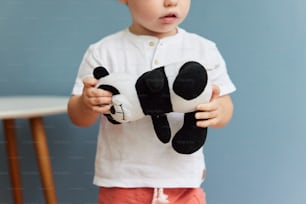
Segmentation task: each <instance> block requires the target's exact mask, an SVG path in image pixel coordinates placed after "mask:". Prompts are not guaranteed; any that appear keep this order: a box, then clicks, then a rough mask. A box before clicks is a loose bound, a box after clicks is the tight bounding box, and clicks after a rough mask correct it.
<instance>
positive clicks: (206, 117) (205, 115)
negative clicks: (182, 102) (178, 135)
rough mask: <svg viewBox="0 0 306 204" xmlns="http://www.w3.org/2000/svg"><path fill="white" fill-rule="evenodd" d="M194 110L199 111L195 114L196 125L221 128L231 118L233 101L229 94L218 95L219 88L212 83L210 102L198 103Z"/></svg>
mask: <svg viewBox="0 0 306 204" xmlns="http://www.w3.org/2000/svg"><path fill="white" fill-rule="evenodd" d="M196 110H197V111H199V112H197V113H196V114H195V118H196V119H197V120H198V121H197V124H196V125H197V126H198V127H202V128H206V127H213V128H221V127H223V126H225V125H226V124H227V123H228V122H229V121H230V119H231V118H232V115H233V103H232V100H231V97H230V96H229V95H224V96H220V88H219V87H218V86H216V85H213V86H212V97H211V100H210V102H209V103H206V104H199V105H198V106H197V107H196Z"/></svg>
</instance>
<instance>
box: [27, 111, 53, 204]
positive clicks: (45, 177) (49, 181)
mask: <svg viewBox="0 0 306 204" xmlns="http://www.w3.org/2000/svg"><path fill="white" fill-rule="evenodd" d="M30 125H31V130H32V136H33V141H34V145H35V149H36V156H37V161H38V166H39V170H40V176H41V181H42V186H43V192H44V195H45V200H46V203H47V204H56V203H57V199H56V192H55V185H54V180H53V175H52V168H51V161H50V157H49V150H48V144H47V138H46V133H45V129H44V126H43V119H42V118H41V117H36V118H31V119H30Z"/></svg>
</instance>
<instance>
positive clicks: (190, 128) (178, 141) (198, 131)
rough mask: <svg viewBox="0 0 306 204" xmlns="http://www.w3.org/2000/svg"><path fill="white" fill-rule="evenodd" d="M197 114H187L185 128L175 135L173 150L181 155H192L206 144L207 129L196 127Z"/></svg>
mask: <svg viewBox="0 0 306 204" xmlns="http://www.w3.org/2000/svg"><path fill="white" fill-rule="evenodd" d="M194 114H195V112H191V113H186V114H185V116H184V125H183V127H182V128H181V129H180V130H179V131H178V132H177V133H176V134H175V136H174V138H173V140H172V147H173V149H174V150H175V151H176V152H178V153H181V154H192V153H194V152H196V151H197V150H199V149H200V148H201V147H202V146H203V145H204V143H205V140H206V136H207V128H200V127H197V126H196V119H195V117H194Z"/></svg>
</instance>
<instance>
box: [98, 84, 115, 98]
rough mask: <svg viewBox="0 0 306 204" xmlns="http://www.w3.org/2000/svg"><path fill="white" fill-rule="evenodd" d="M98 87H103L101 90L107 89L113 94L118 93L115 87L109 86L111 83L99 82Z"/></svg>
mask: <svg viewBox="0 0 306 204" xmlns="http://www.w3.org/2000/svg"><path fill="white" fill-rule="evenodd" d="M98 88H99V89H103V90H105V91H109V92H111V93H112V94H113V95H117V94H120V92H119V90H118V89H116V88H115V87H113V86H111V85H107V84H101V85H100V86H99V87H98Z"/></svg>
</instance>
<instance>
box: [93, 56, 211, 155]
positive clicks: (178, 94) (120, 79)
mask: <svg viewBox="0 0 306 204" xmlns="http://www.w3.org/2000/svg"><path fill="white" fill-rule="evenodd" d="M94 77H95V78H96V79H98V80H99V83H98V85H97V88H101V89H105V90H108V91H110V92H112V93H113V98H112V101H113V103H112V106H111V110H110V113H109V114H105V116H106V117H107V118H108V120H109V121H110V122H112V123H113V124H120V123H125V122H132V121H135V120H139V119H141V118H143V117H145V116H146V115H148V116H151V118H152V123H153V127H154V130H155V133H156V135H157V137H158V138H159V140H160V141H161V142H163V143H168V142H170V140H171V129H170V126H169V123H168V119H167V113H170V112H179V113H184V123H183V126H182V127H181V129H180V130H179V131H178V132H176V133H175V134H174V137H173V139H172V146H173V148H174V150H175V151H177V152H178V153H182V154H191V153H193V152H195V151H197V150H198V149H200V148H201V147H202V146H203V145H204V143H205V140H206V135H207V128H199V127H197V126H196V119H195V116H194V114H195V107H196V106H197V105H198V104H201V103H207V102H209V100H210V98H211V94H212V88H211V84H210V83H209V79H208V75H207V71H206V69H205V67H204V66H203V65H201V64H199V63H198V62H195V61H188V62H178V63H174V64H170V65H165V66H162V67H158V68H156V69H153V70H151V71H148V72H145V73H143V74H142V75H141V76H139V77H137V76H134V75H130V74H126V73H108V71H107V69H106V68H104V67H97V68H95V69H94Z"/></svg>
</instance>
